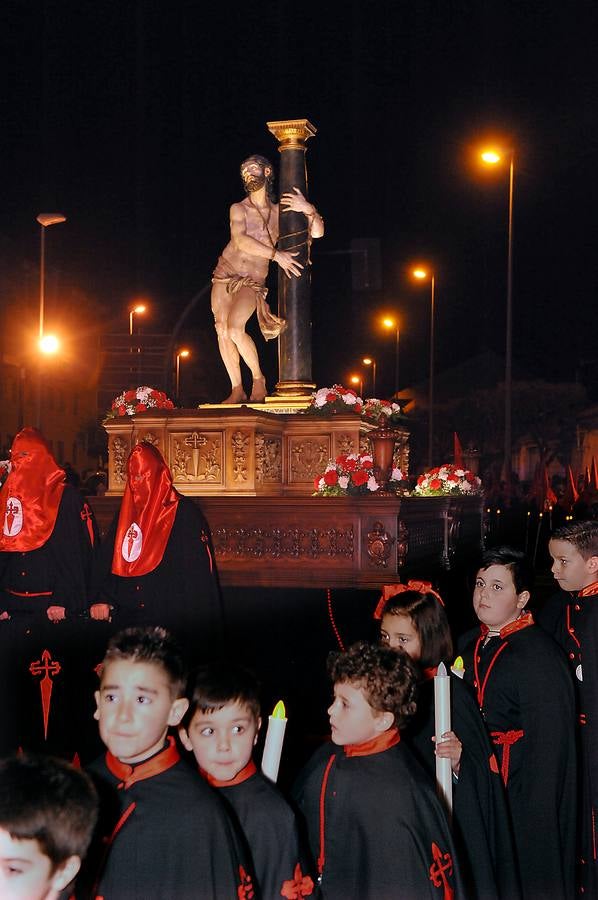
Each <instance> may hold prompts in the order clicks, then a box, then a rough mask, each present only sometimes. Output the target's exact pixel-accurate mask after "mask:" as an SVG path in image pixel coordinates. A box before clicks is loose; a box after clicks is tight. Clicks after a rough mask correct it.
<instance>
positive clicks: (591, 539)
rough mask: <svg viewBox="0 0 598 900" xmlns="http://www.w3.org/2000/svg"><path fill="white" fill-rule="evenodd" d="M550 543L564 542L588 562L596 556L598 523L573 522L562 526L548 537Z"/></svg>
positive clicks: (597, 551) (597, 549) (597, 552)
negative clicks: (571, 545) (570, 545)
mask: <svg viewBox="0 0 598 900" xmlns="http://www.w3.org/2000/svg"><path fill="white" fill-rule="evenodd" d="M550 540H551V541H566V542H567V543H568V544H573V546H574V547H575V549H576V550H577V552H578V553H580V554H581V556H582V557H583V558H584V559H585V560H588V559H589V558H590V557H591V556H598V522H595V521H592V522H573V523H572V524H571V525H563V526H562V528H557V529H556V531H553V532H552V534H551V535H550Z"/></svg>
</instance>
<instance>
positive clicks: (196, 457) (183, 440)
mask: <svg viewBox="0 0 598 900" xmlns="http://www.w3.org/2000/svg"><path fill="white" fill-rule="evenodd" d="M222 444H223V441H222V432H205V433H203V432H200V431H189V432H186V433H182V434H171V435H170V471H171V472H172V476H173V480H174V483H175V484H177V483H181V482H182V483H190V482H208V483H210V484H222V482H223V472H224V465H223V459H222Z"/></svg>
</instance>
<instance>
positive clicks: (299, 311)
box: [266, 119, 316, 398]
mask: <svg viewBox="0 0 598 900" xmlns="http://www.w3.org/2000/svg"><path fill="white" fill-rule="evenodd" d="M266 124H267V126H268V129H269V130H270V131H271V133H272V134H273V135H274V137H275V138H276V140H277V141H278V142H279V146H278V152H279V153H280V176H279V192H280V194H284V193H286V192H287V191H290V190H291V189H292V188H294V187H298V188H299V190H300V191H301V192H302V193H303V194H304V195H305V196H306V197H307V171H306V166H305V151H306V149H307V148H306V146H305V144H306V141H307V140H308V139H309V138H310V137H313V136H314V135H315V133H316V129H315V128H314V126H313V125H312V124H311V123H310V122H308V120H307V119H287V120H284V121H281V122H267V123H266ZM279 221H280V234H279V239H278V249H279V250H288V251H290V252H294V251H299V255H298V256H297V257H296V259H297V261H298V262H300V263H301V264H302V265H303V267H304V268H303V271H302V273H301V275H300V276H299V277H298V278H295V277H291V278H287V276H286V275H285V274H284V272H283V271H282V269H279V272H278V314H279V315H280V316H282V317H283V318H284V319H286V322H287V327H286V329H285V331H284V332H283V333H282V334H281V335H280V337H279V339H278V340H279V345H278V366H279V371H278V378H279V381H278V384H277V385H276V391H275V396H277V397H288V398H292V397H305V396H306V395H308V394H310V393H311V391H313V390H314V388H315V384H314V382H313V381H312V374H311V296H310V288H311V272H310V266H309V265H308V259H309V253H308V250H309V248H308V240H307V239H308V231H307V225H308V222H307V217H306V216H304V215H303V213H295V212H291V211H289V212H283V211H282V209H281V210H280V214H279Z"/></svg>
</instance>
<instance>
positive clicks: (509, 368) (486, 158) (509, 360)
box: [480, 148, 515, 502]
mask: <svg viewBox="0 0 598 900" xmlns="http://www.w3.org/2000/svg"><path fill="white" fill-rule="evenodd" d="M480 157H481V159H482V161H483V162H484V163H486V165H489V166H495V165H498V164H499V163H501V162H503V161H504V160H505V159H508V161H509V224H508V235H507V310H506V313H507V321H506V337H505V446H504V459H503V473H504V482H505V491H506V495H507V502H510V497H511V442H512V439H511V433H512V428H511V423H512V402H513V401H512V398H513V185H514V177H515V153H514V151H513V149H510V150H507V151H504V150H500V149H495V148H488V149H486V150H484V151H483V152H482V153H480Z"/></svg>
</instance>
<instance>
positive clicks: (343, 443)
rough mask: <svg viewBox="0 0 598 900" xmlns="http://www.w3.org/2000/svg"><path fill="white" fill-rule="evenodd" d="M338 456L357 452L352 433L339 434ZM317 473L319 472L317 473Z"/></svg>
mask: <svg viewBox="0 0 598 900" xmlns="http://www.w3.org/2000/svg"><path fill="white" fill-rule="evenodd" d="M336 453H337V456H342V455H343V454H344V455H345V456H348V455H349V453H355V444H354V442H353V438H352V437H351V435H350V434H339V436H338V441H337V443H336ZM316 474H317V473H316Z"/></svg>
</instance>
